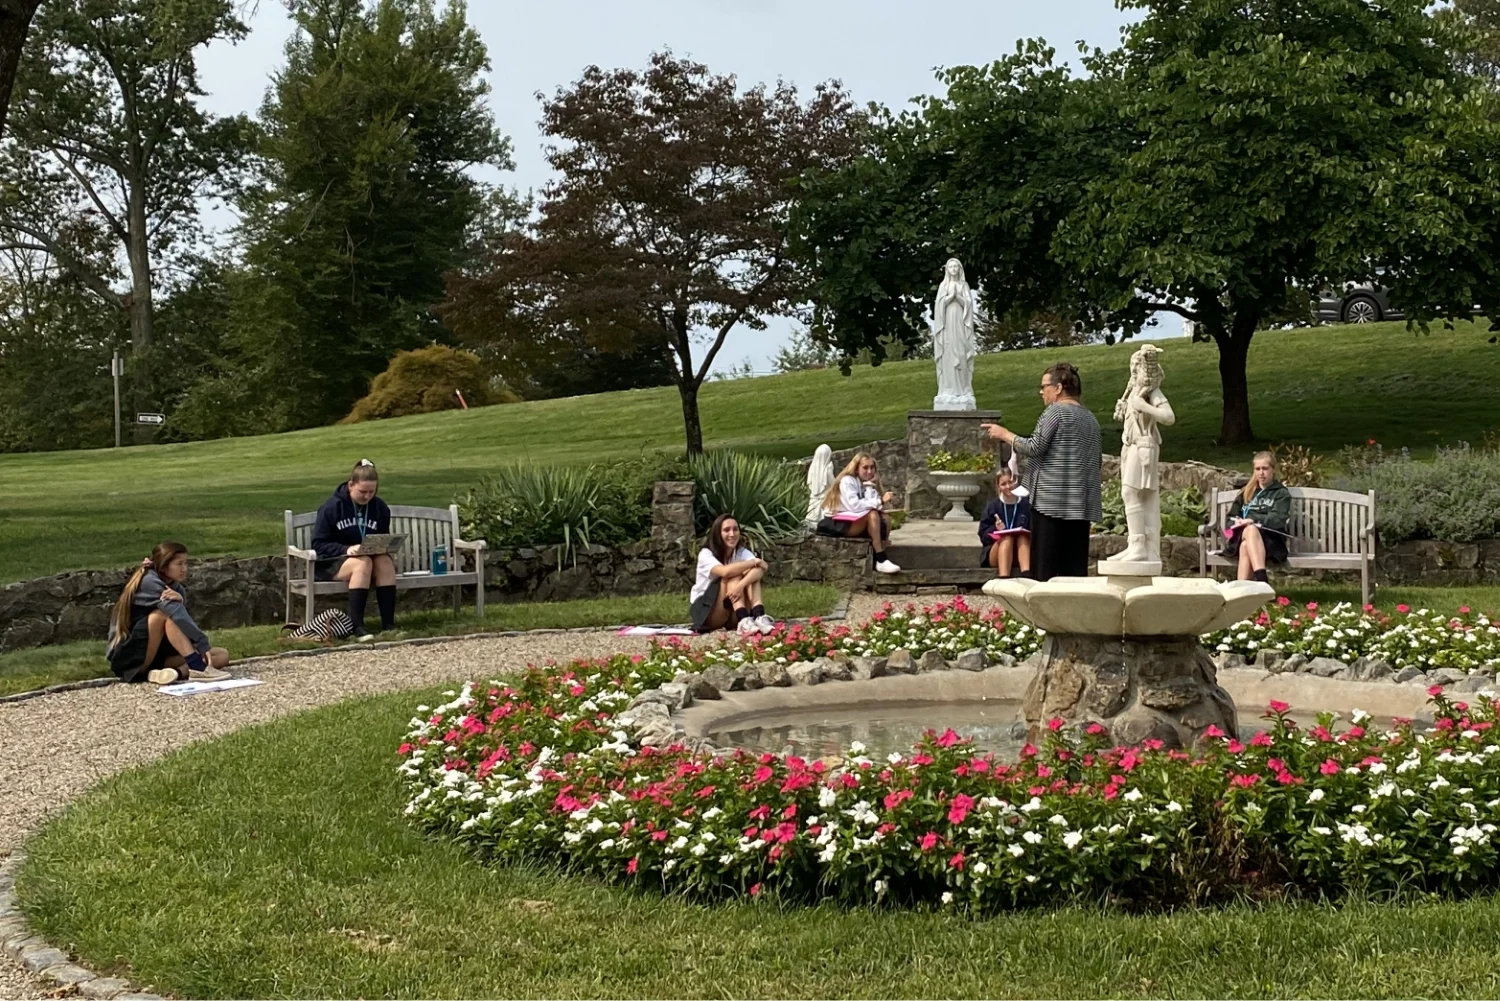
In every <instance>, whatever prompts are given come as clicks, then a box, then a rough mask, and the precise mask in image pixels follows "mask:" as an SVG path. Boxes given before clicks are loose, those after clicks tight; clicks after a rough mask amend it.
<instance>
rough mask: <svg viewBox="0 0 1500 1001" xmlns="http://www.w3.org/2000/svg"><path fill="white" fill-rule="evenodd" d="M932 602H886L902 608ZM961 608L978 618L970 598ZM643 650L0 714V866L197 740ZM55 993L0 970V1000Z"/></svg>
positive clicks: (577, 637) (262, 668) (442, 657)
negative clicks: (112, 779)
mask: <svg viewBox="0 0 1500 1001" xmlns="http://www.w3.org/2000/svg"><path fill="white" fill-rule="evenodd" d="M943 597H944V596H943V595H917V596H904V595H896V596H892V597H891V599H890V600H893V601H895V602H896V604H897V605H898V606H899V605H904V604H906V603H907V602H908V601H915V602H916V603H918V604H923V603H930V602H936V601H939V600H942V599H943ZM886 600H887V599H886V598H885V597H883V596H878V595H868V594H860V595H855V596H854V597H853V599H852V601H851V602H850V606H849V610H848V613H847V617H846V619H845V621H847V622H849V623H851V624H853V623H857V622H863V621H864V620H866V619H868V618H869V617H870V615H871V614H872V613H874V612H876V611H878V610H879V609H880V607H881V605H882V604H883V603H884V602H885V601H886ZM969 600H970V604H971V605H973V606H975V607H984V606H986V605H988V604H989V601H988V599H985V598H983V597H980V596H975V597H973V598H971V599H969ZM648 646H649V642H648V641H646V640H641V639H630V638H625V637H620V636H616V635H614V634H613V633H610V632H605V631H602V630H601V631H591V632H579V633H541V634H538V633H531V634H529V635H525V636H517V637H509V638H504V639H472V640H464V639H455V640H451V641H447V642H443V643H435V644H429V645H424V646H408V647H391V648H387V649H383V650H370V649H360V648H343V649H340V650H337V651H331V652H329V653H327V654H325V655H321V656H317V657H298V658H288V659H284V660H279V661H262V662H259V663H256V664H252V665H248V669H247V670H246V671H245V672H243V673H241V672H236V674H237V675H240V676H243V677H253V678H261V679H263V680H264V681H265V682H266V683H265V684H264V685H259V686H256V687H254V688H245V689H239V690H236V691H230V692H221V693H213V694H208V695H198V696H192V697H189V698H172V697H170V696H166V695H161V694H159V693H158V692H157V691H156V689H155V688H154V687H153V686H148V685H111V686H109V687H106V688H92V689H86V690H83V691H76V692H64V693H60V694H55V695H47V696H43V697H41V698H37V699H31V700H28V701H25V702H15V703H0V747H3V748H4V749H5V753H4V755H3V756H0V858H3V857H4V856H6V855H8V854H9V853H10V852H11V851H12V850H13V849H14V848H16V846H18V845H19V844H21V843H22V842H23V841H24V840H25V839H26V837H27V836H28V835H29V834H30V833H31V832H32V831H33V830H35V829H36V827H37V825H39V824H40V823H41V822H42V821H43V820H45V819H46V818H47V817H48V816H50V815H52V814H54V813H56V812H57V811H59V810H61V809H62V808H63V807H64V806H65V805H66V804H67V803H68V801H69V800H71V799H73V798H74V797H76V796H78V795H79V794H81V793H82V792H84V791H85V790H86V789H88V788H89V787H90V786H92V785H93V784H94V783H96V782H98V781H99V780H100V779H103V778H106V777H108V776H110V775H113V774H114V773H116V772H120V771H124V770H125V769H126V768H130V767H132V766H134V765H139V764H142V763H144V762H147V761H151V760H152V759H154V758H158V757H160V756H162V755H164V754H166V753H167V752H169V751H173V750H176V749H177V748H180V747H183V746H185V745H187V744H191V743H194V742H195V741H199V740H208V739H211V738H214V737H220V736H223V735H224V734H226V733H229V732H230V731H232V730H236V729H238V728H240V727H242V726H246V725H248V724H251V723H261V722H264V721H266V720H271V719H276V718H277V717H280V716H286V715H288V714H290V713H295V712H300V711H301V710H304V709H312V708H316V707H318V706H323V705H328V704H329V703H332V702H337V701H339V700H341V699H347V698H351V697H355V696H359V695H371V694H376V693H380V692H391V691H398V690H401V689H405V688H420V687H424V686H428V685H434V684H442V683H444V682H449V681H456V682H462V681H464V680H467V679H470V678H474V677H480V676H492V675H495V674H499V673H502V672H506V671H513V670H517V669H519V668H522V667H525V666H526V665H527V664H537V663H542V662H543V661H546V660H549V659H556V660H559V661H566V660H571V659H573V658H575V657H596V656H603V655H606V654H610V653H616V652H622V651H623V652H636V651H644V650H646V649H647V648H648ZM55 996H56V994H55V992H54V991H53V990H52V989H51V988H48V987H45V986H43V985H42V983H41V982H40V981H38V980H37V979H36V978H34V977H32V976H30V975H29V974H28V973H26V971H25V970H23V969H21V968H20V967H19V966H17V965H15V964H14V963H12V962H11V961H10V960H9V959H3V958H0V998H49V997H55Z"/></svg>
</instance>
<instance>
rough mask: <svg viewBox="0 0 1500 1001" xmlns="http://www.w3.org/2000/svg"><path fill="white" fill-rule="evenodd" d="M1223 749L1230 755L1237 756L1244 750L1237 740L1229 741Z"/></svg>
mask: <svg viewBox="0 0 1500 1001" xmlns="http://www.w3.org/2000/svg"><path fill="white" fill-rule="evenodd" d="M1224 749H1225V750H1227V751H1228V752H1229V753H1230V754H1239V753H1240V752H1241V751H1243V750H1244V749H1245V745H1244V744H1241V743H1240V742H1239V741H1237V740H1231V741H1230V742H1229V743H1227V744H1225V745H1224Z"/></svg>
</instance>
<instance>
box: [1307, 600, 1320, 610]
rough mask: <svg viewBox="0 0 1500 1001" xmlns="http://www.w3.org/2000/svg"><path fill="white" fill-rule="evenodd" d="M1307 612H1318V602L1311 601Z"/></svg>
mask: <svg viewBox="0 0 1500 1001" xmlns="http://www.w3.org/2000/svg"><path fill="white" fill-rule="evenodd" d="M1307 610H1308V611H1309V612H1316V611H1317V610H1318V603H1317V602H1316V601H1309V602H1308V603H1307Z"/></svg>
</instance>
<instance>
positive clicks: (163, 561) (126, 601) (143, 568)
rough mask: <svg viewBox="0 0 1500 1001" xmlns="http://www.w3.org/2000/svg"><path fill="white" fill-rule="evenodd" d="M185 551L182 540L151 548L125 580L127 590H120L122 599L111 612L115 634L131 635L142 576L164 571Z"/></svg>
mask: <svg viewBox="0 0 1500 1001" xmlns="http://www.w3.org/2000/svg"><path fill="white" fill-rule="evenodd" d="M185 552H187V546H184V545H183V544H182V543H180V542H158V543H157V544H156V548H155V549H153V550H151V555H150V556H148V557H147V558H146V559H144V560H141V565H140V566H138V567H136V568H135V572H134V573H132V574H131V575H130V579H129V580H127V581H126V582H125V590H123V591H121V592H120V600H119V601H116V602H115V610H114V611H113V612H112V613H110V618H111V619H112V620H113V622H114V626H115V636H117V637H118V638H119V639H120V640H122V641H123V640H124V639H125V637H126V636H129V635H130V606H131V604H133V603H134V602H135V592H136V591H138V590H140V587H141V578H142V577H144V576H146V573H147V571H150V570H155V571H156V572H157V573H159V574H160V573H162V571H164V570H166V569H167V564H168V563H171V562H172V561H173V560H175V559H176V558H177V557H179V556H181V555H182V554H183V553H185Z"/></svg>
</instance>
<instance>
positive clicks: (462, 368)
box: [339, 344, 517, 424]
mask: <svg viewBox="0 0 1500 1001" xmlns="http://www.w3.org/2000/svg"><path fill="white" fill-rule="evenodd" d="M459 393H462V394H463V401H462V402H460V401H459V398H458V394H459ZM516 399H517V397H516V396H515V394H514V393H502V392H497V391H495V390H494V389H493V388H492V387H491V386H490V377H489V375H488V374H486V372H485V371H484V362H482V361H480V359H479V356H478V355H476V354H472V353H471V352H468V351H455V350H454V349H453V348H450V347H447V346H446V345H442V344H429V345H428V346H427V347H425V348H418V349H417V350H415V351H400V352H397V354H396V357H394V358H392V359H391V365H390V367H389V368H387V369H386V370H385V371H384V372H381V373H380V374H379V375H377V376H376V377H375V381H374V382H372V383H371V384H370V394H369V395H368V396H366V397H364V398H363V399H361V400H360V401H359V402H358V403H356V404H355V405H354V409H353V410H351V411H349V416H348V417H345V418H344V419H343V420H342V421H340V422H339V423H341V424H358V423H360V422H361V421H378V420H384V419H385V418H387V417H406V416H409V415H411V414H430V413H433V412H435V411H439V410H459V409H462V408H463V406H464V404H468V405H469V406H471V407H485V406H489V405H490V404H491V403H514V402H515V401H516Z"/></svg>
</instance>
